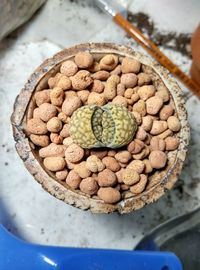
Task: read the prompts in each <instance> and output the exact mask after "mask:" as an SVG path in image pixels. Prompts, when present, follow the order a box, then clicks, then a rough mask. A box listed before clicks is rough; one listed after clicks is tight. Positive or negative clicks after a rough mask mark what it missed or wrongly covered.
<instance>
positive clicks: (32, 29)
mask: <svg viewBox="0 0 200 270" xmlns="http://www.w3.org/2000/svg"><path fill="white" fill-rule="evenodd" d="M72 2H73V3H72ZM142 2H143V3H145V2H147V1H145V0H135V1H127V3H129V4H130V3H131V5H130V6H131V10H134V9H135V8H136V7H137V10H139V9H140V7H141V8H142V4H141V3H142ZM156 2H159V0H157V1H156V0H154V1H152V5H154V7H155V13H156V17H158V15H157V13H158V11H156ZM162 2H163V3H166V1H164V0H163V1H162ZM179 2H180V1H179ZM186 2H189V1H186ZM193 2H195V1H193ZM171 6H172V9H173V4H171ZM181 8H183V6H181ZM194 10H195V6H194ZM177 12H178V11H177ZM181 12H182V13H183V11H181ZM186 12H187V11H186ZM191 14H193V12H192V11H191ZM194 14H195V13H194ZM151 16H153V15H152V14H151ZM160 16H161V17H162V14H160ZM153 19H154V17H153ZM155 20H157V19H156V18H155ZM169 20H172V18H169ZM173 20H174V24H175V25H176V18H173ZM194 20H197V19H195V18H194ZM158 27H159V29H160V30H161V31H162V29H164V27H163V25H162V20H161V21H160V23H159V24H158ZM187 27H188V26H187ZM192 27H193V25H191V31H192V30H193V29H192ZM181 31H183V29H181ZM185 31H186V32H187V31H188V29H187V28H185ZM15 36H17V38H15ZM88 41H98V42H101V41H106V42H108V41H109V42H116V43H121V44H126V45H131V46H132V47H133V48H136V49H139V50H141V49H140V48H139V47H138V46H137V45H136V44H134V42H133V41H132V40H130V39H128V38H127V37H126V34H125V33H124V32H123V31H122V30H121V29H119V28H118V27H117V26H116V25H114V23H112V21H111V20H110V18H109V17H108V16H106V15H104V14H103V13H100V12H99V11H98V10H97V9H95V8H94V7H92V0H85V1H80V0H79V1H77V0H76V1H69V0H68V1H67V0H65V1H64V0H63V1H58V0H49V1H48V3H47V4H46V5H45V6H44V8H43V9H42V10H41V11H40V12H39V13H38V14H37V15H36V16H35V17H34V18H33V20H31V22H29V23H28V25H27V26H26V27H23V29H20V30H19V31H18V33H15V34H13V35H12V36H11V37H9V38H8V39H6V40H4V41H3V42H2V43H0V82H1V84H0V123H1V127H0V138H1V141H0V153H1V155H0V210H1V211H0V222H2V223H3V224H4V225H5V226H6V227H7V228H9V229H11V231H12V232H14V233H15V234H17V235H20V236H21V237H22V238H24V239H27V240H29V241H33V242H37V243H43V244H54V245H65V246H67V245H69V246H87V247H105V248H123V249H125V248H127V249H131V248H132V247H133V246H134V245H135V244H136V242H137V241H138V240H139V239H140V238H141V237H142V236H143V234H145V232H147V231H149V230H150V229H152V228H154V227H155V226H156V225H158V224H160V223H161V222H163V221H165V220H167V219H168V218H170V217H173V216H174V215H177V214H181V213H185V212H186V211H188V210H190V209H193V208H194V207H196V206H197V205H199V204H200V192H199V191H198V189H199V187H200V171H199V164H200V134H199V130H200V117H199V115H200V106H199V101H198V100H197V98H195V97H190V98H189V99H188V101H187V107H188V111H189V119H190V122H191V128H192V138H191V146H190V151H189V155H188V159H187V162H186V166H185V168H184V170H183V173H182V175H181V177H180V179H179V182H178V183H177V186H178V187H177V188H175V189H174V190H172V191H171V192H170V193H168V195H166V196H164V197H163V198H162V199H160V200H159V201H158V202H156V203H154V204H151V205H149V206H147V207H145V208H144V209H142V210H140V211H137V212H135V213H132V214H128V215H124V216H119V215H117V214H110V215H94V214H91V213H90V212H83V211H81V210H78V209H75V208H73V207H71V206H68V205H66V204H64V203H63V202H61V201H58V200H57V199H55V198H54V197H52V196H50V195H49V194H48V193H46V192H45V191H44V190H42V188H41V187H40V185H39V184H38V183H36V182H35V181H34V180H33V178H32V177H31V176H30V175H29V173H28V172H27V170H26V169H25V168H24V166H23V164H22V162H21V160H20V159H19V158H18V156H17V154H16V152H15V149H14V142H13V139H12V131H11V127H10V122H9V117H10V114H11V112H12V106H13V102H14V100H15V97H16V95H17V94H18V93H19V90H20V89H21V88H22V86H23V84H24V82H25V81H26V79H27V77H28V76H29V74H30V73H31V72H32V71H33V70H34V69H35V68H36V67H37V66H38V65H39V64H40V63H41V62H42V61H43V60H44V59H45V58H47V57H49V56H51V55H52V54H54V53H56V52H57V51H59V50H60V49H61V48H62V47H69V46H71V45H74V44H76V43H82V42H88ZM165 52H166V53H167V54H168V55H169V57H171V59H173V60H174V61H175V62H176V63H177V64H179V65H180V66H181V67H182V68H183V69H184V70H185V71H188V70H189V66H190V60H189V59H188V58H187V57H185V56H184V57H183V56H182V55H181V54H180V53H178V52H173V51H170V50H165Z"/></svg>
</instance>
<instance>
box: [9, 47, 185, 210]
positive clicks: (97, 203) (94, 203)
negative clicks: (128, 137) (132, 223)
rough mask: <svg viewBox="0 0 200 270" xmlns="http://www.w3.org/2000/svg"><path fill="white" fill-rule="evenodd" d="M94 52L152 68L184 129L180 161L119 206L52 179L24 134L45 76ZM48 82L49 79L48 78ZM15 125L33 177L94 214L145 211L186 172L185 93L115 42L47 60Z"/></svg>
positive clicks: (17, 106)
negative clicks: (77, 56) (81, 53)
mask: <svg viewBox="0 0 200 270" xmlns="http://www.w3.org/2000/svg"><path fill="white" fill-rule="evenodd" d="M85 50H86V51H90V52H91V53H94V54H95V53H104V54H105V53H116V54H118V55H121V56H128V57H132V58H135V59H137V60H139V61H140V62H141V63H142V64H145V65H147V66H150V67H151V68H153V70H154V71H155V72H156V73H157V74H158V75H159V77H160V79H161V80H162V81H163V82H164V84H165V86H166V87H167V88H168V90H169V92H170V93H171V95H172V97H173V101H174V103H175V107H176V111H177V113H178V117H179V120H180V122H181V130H180V133H179V135H180V145H179V149H178V151H177V150H176V158H175V162H174V164H173V166H171V167H170V169H169V170H168V171H167V172H166V175H165V176H164V177H163V178H162V180H161V181H160V182H159V183H158V184H157V185H155V186H153V187H152V188H150V189H149V190H147V191H144V192H142V193H141V194H140V195H138V196H134V197H131V198H127V199H123V200H121V201H120V202H119V203H117V204H115V205H111V204H107V203H104V202H103V201H101V200H99V199H94V198H90V197H87V195H83V194H80V193H78V192H76V191H73V190H71V189H69V188H67V187H66V186H64V185H63V184H61V182H59V181H57V180H55V179H54V178H53V177H51V176H50V175H49V174H48V173H47V172H46V171H45V170H44V169H43V167H42V165H41V164H40V162H39V161H38V160H37V159H36V157H35V155H34V153H33V151H32V148H31V146H30V143H29V140H28V138H27V136H26V134H25V133H24V131H23V121H24V118H25V117H26V112H27V108H28V106H29V103H30V100H31V97H32V94H33V92H34V91H35V89H36V87H37V85H38V83H39V82H41V80H42V79H43V78H44V76H45V75H46V74H47V73H49V72H50V71H52V70H53V69H54V68H55V66H58V65H59V64H60V63H61V62H63V61H65V60H67V59H69V58H71V57H72V56H73V55H75V54H76V53H77V52H79V51H85ZM45 80H46V79H45ZM11 124H12V128H13V136H14V140H15V142H16V144H15V146H16V150H17V152H18V154H19V156H20V157H21V159H22V160H23V162H24V164H25V166H26V168H27V169H28V170H29V172H30V173H31V174H32V175H33V177H34V178H35V179H36V180H37V181H38V182H39V183H40V184H41V185H42V187H43V188H44V189H45V190H46V191H48V192H49V193H50V194H52V195H53V196H55V197H56V198H58V199H60V200H63V201H64V202H66V203H68V204H70V205H74V206H76V207H78V208H81V209H83V210H87V209H90V210H91V211H92V212H94V213H110V212H113V211H118V212H119V213H129V212H131V211H134V210H137V209H139V208H142V207H143V206H144V205H145V204H149V203H151V202H154V201H156V200H158V199H159V198H160V197H161V196H162V195H164V193H165V191H166V190H170V189H171V188H172V187H173V185H174V183H175V182H176V180H177V177H178V175H179V174H180V172H181V170H182V166H183V163H184V160H185V158H186V153H187V149H188V144H189V137H190V132H189V124H188V121H187V112H186V109H185V101H184V97H183V92H182V90H181V89H180V87H179V86H178V84H177V82H176V81H175V80H174V78H173V77H172V76H171V75H170V74H169V72H168V71H167V70H166V69H165V68H164V67H162V66H161V65H160V64H159V63H157V62H156V61H155V60H153V59H152V58H151V57H149V56H146V55H144V54H143V53H140V52H136V51H134V50H133V49H132V48H130V47H127V46H123V45H117V44H114V43H85V44H80V45H76V46H74V47H70V48H67V49H64V50H62V51H60V52H58V53H57V54H55V55H54V56H53V57H51V58H49V59H47V60H45V61H44V62H43V63H42V64H41V65H40V66H39V67H38V68H36V70H35V71H34V72H33V73H32V75H31V76H30V77H29V79H28V81H27V82H26V84H25V85H24V87H23V88H22V90H21V92H20V94H19V95H18V96H17V98H16V100H15V103H14V111H13V114H12V116H11Z"/></svg>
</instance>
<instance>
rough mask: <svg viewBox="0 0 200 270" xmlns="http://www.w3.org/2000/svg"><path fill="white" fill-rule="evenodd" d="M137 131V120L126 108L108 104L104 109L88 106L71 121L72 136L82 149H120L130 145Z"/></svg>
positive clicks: (74, 115) (80, 109)
mask: <svg viewBox="0 0 200 270" xmlns="http://www.w3.org/2000/svg"><path fill="white" fill-rule="evenodd" d="M136 130H137V123H136V120H135V118H134V116H133V114H132V113H131V112H129V111H128V110H127V109H126V108H125V107H124V106H120V105H116V104H112V103H108V104H106V105H104V106H102V107H99V106H96V105H86V106H83V107H81V108H79V109H77V110H76V111H75V112H74V113H73V115H72V117H71V120H70V135H71V137H72V139H73V141H74V142H75V143H77V144H79V145H80V146H81V147H83V148H86V149H90V148H97V147H110V148H119V147H121V146H124V145H126V144H128V143H129V142H130V141H131V140H132V139H133V136H134V134H135V132H136Z"/></svg>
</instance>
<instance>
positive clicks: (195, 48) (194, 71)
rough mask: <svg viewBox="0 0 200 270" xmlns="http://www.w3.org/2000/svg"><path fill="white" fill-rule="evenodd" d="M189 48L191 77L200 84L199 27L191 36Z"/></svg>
mask: <svg viewBox="0 0 200 270" xmlns="http://www.w3.org/2000/svg"><path fill="white" fill-rule="evenodd" d="M191 46H192V59H193V63H192V67H191V76H192V78H193V79H194V80H195V81H196V82H198V83H199V84H200V25H199V26H198V27H197V29H196V31H195V32H194V34H193V36H192V42H191Z"/></svg>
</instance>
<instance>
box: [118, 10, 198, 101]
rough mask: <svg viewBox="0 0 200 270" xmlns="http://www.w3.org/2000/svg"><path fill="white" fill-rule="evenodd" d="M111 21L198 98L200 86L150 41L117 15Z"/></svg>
mask: <svg viewBox="0 0 200 270" xmlns="http://www.w3.org/2000/svg"><path fill="white" fill-rule="evenodd" d="M113 20H114V21H115V22H116V23H117V24H118V25H119V26H121V27H122V28H123V29H124V30H125V31H126V32H127V33H128V34H129V36H131V37H132V38H133V39H134V40H135V41H136V42H138V43H139V44H140V45H141V46H142V47H143V48H144V49H145V50H146V51H147V52H148V53H149V54H150V55H151V56H153V57H154V58H155V59H156V60H157V61H158V62H159V63H160V64H161V65H163V66H164V67H166V68H167V69H168V70H169V71H170V72H171V73H172V74H174V76H175V77H176V78H177V79H179V80H180V81H181V82H182V83H183V84H184V85H185V86H186V87H187V88H189V89H190V90H191V91H192V92H193V93H194V94H196V95H197V96H198V97H199V98H200V85H199V84H198V83H196V82H195V81H194V80H192V79H191V78H190V77H189V76H187V75H186V74H185V73H184V72H183V71H182V70H181V69H180V68H179V67H178V66H176V65H175V64H174V63H173V62H172V61H171V60H170V59H169V58H168V57H167V56H166V55H165V54H164V53H162V52H161V51H160V50H159V48H158V47H157V46H156V45H155V44H154V43H153V42H152V41H151V40H149V39H148V38H146V37H145V36H144V35H143V33H142V32H141V31H140V30H139V29H138V28H137V27H135V26H134V25H132V24H131V23H130V22H129V21H127V20H126V19H125V18H124V17H123V16H122V15H121V14H119V13H117V14H116V15H115V16H114V17H113Z"/></svg>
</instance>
